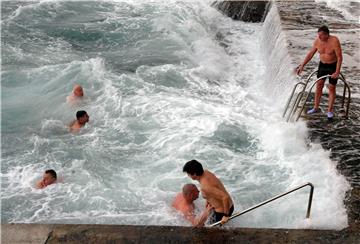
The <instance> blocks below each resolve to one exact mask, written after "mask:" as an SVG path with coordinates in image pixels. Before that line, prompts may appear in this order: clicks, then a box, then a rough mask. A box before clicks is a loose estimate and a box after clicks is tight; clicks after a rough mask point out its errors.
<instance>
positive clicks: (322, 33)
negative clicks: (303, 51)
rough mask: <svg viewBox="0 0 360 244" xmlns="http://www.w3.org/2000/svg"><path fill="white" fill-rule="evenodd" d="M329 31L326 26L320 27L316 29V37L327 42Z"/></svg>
mask: <svg viewBox="0 0 360 244" xmlns="http://www.w3.org/2000/svg"><path fill="white" fill-rule="evenodd" d="M329 35H330V31H329V28H328V27H327V26H326V25H323V26H321V27H320V28H319V29H318V37H319V39H320V40H321V41H327V40H328V39H329Z"/></svg>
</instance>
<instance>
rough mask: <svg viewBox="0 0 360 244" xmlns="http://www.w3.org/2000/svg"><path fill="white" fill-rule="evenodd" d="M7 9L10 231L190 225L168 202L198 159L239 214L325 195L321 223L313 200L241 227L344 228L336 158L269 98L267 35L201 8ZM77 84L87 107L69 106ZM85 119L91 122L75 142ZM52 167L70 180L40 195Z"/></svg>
mask: <svg viewBox="0 0 360 244" xmlns="http://www.w3.org/2000/svg"><path fill="white" fill-rule="evenodd" d="M2 12H3V15H2V57H3V60H2V84H1V86H2V87H1V88H2V127H1V132H2V169H1V174H2V183H1V184H2V191H1V199H2V221H3V222H36V223H39V222H40V223H101V224H105V223H106V224H114V223H115V224H145V225H150V224H155V225H187V223H185V222H184V220H183V219H182V217H181V216H179V215H178V214H176V213H175V212H174V211H173V210H172V209H171V207H170V205H171V201H172V199H173V197H174V196H175V194H176V193H177V192H179V191H180V189H181V186H182V185H183V184H185V183H187V182H190V179H188V178H187V177H186V175H185V174H184V173H182V166H183V164H184V163H185V162H186V161H188V160H191V159H194V158H195V159H198V160H199V161H200V162H202V163H203V164H204V166H205V167H206V168H208V169H210V170H211V171H213V172H214V173H215V174H216V175H217V176H218V177H220V178H221V180H222V181H223V182H224V184H225V186H226V187H227V189H228V191H229V192H230V193H231V195H232V197H233V199H234V202H235V209H236V211H240V210H243V209H245V208H247V207H250V206H251V205H253V204H256V203H258V202H261V201H263V200H265V199H266V198H269V197H272V196H274V195H276V194H279V193H282V192H284V191H286V190H288V189H290V188H292V187H295V186H297V185H299V184H302V183H305V182H307V181H310V182H312V183H314V185H315V187H316V188H315V196H314V203H313V210H312V211H313V217H312V222H311V223H307V222H305V221H304V215H305V206H306V204H305V203H306V201H307V197H308V196H307V192H306V191H303V192H299V193H296V195H295V196H292V197H291V196H290V197H289V198H287V199H286V200H284V201H282V202H279V203H278V205H269V207H267V208H264V210H259V211H256V212H254V213H252V214H248V215H246V216H244V217H243V218H241V219H237V220H235V221H233V222H232V223H230V224H229V225H231V226H248V227H254V226H257V227H283V228H286V227H288V228H300V227H304V226H308V227H310V228H343V227H344V226H346V225H347V215H346V211H345V208H344V206H343V198H344V195H345V192H346V190H347V189H348V184H347V182H346V181H345V180H344V178H343V177H342V176H340V175H338V174H337V171H336V169H335V163H334V162H332V161H331V160H330V159H329V152H327V151H325V150H323V149H322V148H321V147H320V146H319V145H318V144H312V143H310V142H309V140H308V138H307V129H306V126H305V124H303V123H297V124H288V123H285V122H284V121H283V120H282V118H281V114H280V112H279V111H280V107H279V105H278V104H279V102H278V101H279V98H278V97H273V96H267V95H266V94H268V90H269V89H277V88H274V87H271V86H269V83H267V82H268V81H267V80H266V78H267V75H266V69H265V66H266V64H265V63H264V61H263V60H264V58H263V55H264V52H263V47H262V46H261V39H262V38H263V33H264V30H263V26H262V24H253V23H243V22H234V21H232V20H230V19H228V18H226V17H224V16H222V15H221V14H220V13H218V12H217V11H216V10H215V9H213V8H212V7H211V6H210V3H207V2H202V1H198V2H193V1H184V2H181V1H180V2H175V1H173V2H168V1H166V2H165V1H158V2H151V3H148V2H146V1H143V2H138V1H136V3H135V2H133V1H126V2H125V1H124V2H120V1H119V2H117V1H113V2H107V1H103V2H99V3H95V2H91V1H89V2H72V1H40V2H4V3H3V4H2ZM74 84H80V85H82V86H83V87H84V91H85V96H86V99H85V101H84V102H83V103H81V104H78V105H75V106H70V105H69V104H67V103H66V96H68V95H69V93H70V92H71V89H72V87H73V85H74ZM277 94H279V93H277ZM280 95H281V93H280ZM286 96H287V94H286ZM280 100H281V99H280ZM80 109H84V110H86V111H87V112H88V114H89V115H90V123H89V124H88V125H87V126H86V128H84V129H83V130H82V131H81V133H80V134H78V135H72V134H69V133H67V127H66V126H67V125H68V123H69V122H70V121H71V120H73V119H74V117H75V112H76V111H77V110H80ZM48 168H53V169H55V170H56V171H57V172H58V174H59V175H60V178H61V179H60V182H59V183H58V184H55V185H51V186H49V187H47V188H46V189H44V190H36V189H34V184H35V182H36V181H37V180H39V178H41V174H42V172H43V171H44V170H45V169H48ZM196 204H197V206H198V207H199V209H201V208H202V207H203V201H202V200H201V199H199V200H198V201H197V202H196Z"/></svg>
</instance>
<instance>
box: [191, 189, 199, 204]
mask: <svg viewBox="0 0 360 244" xmlns="http://www.w3.org/2000/svg"><path fill="white" fill-rule="evenodd" d="M192 198H193V201H194V200H196V199H198V198H199V190H198V189H197V188H194V189H193V191H192Z"/></svg>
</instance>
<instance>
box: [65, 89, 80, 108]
mask: <svg viewBox="0 0 360 244" xmlns="http://www.w3.org/2000/svg"><path fill="white" fill-rule="evenodd" d="M83 96H84V90H83V88H82V87H81V86H80V85H75V86H74V88H73V90H72V93H71V95H70V96H68V97H67V98H66V101H67V102H68V103H71V104H75V103H77V102H79V101H80V99H81V98H83Z"/></svg>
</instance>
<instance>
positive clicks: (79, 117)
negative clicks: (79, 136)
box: [69, 110, 90, 133]
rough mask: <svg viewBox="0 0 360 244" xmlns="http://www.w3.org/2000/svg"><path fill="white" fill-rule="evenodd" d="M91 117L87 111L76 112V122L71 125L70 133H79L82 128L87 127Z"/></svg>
mask: <svg viewBox="0 0 360 244" xmlns="http://www.w3.org/2000/svg"><path fill="white" fill-rule="evenodd" d="M89 118H90V117H89V115H88V114H87V112H86V111H84V110H80V111H77V112H76V120H74V121H73V122H71V123H70V125H69V127H70V132H71V133H77V132H79V131H80V129H81V128H82V127H84V126H85V124H86V123H87V122H89Z"/></svg>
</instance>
